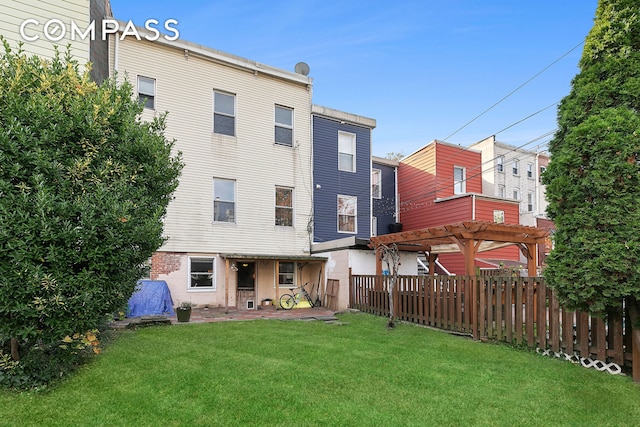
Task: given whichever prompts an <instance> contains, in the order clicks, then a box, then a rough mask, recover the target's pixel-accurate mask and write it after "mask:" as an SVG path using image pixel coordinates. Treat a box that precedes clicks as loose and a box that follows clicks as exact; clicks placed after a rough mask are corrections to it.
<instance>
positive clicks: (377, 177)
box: [371, 169, 382, 199]
mask: <svg viewBox="0 0 640 427" xmlns="http://www.w3.org/2000/svg"><path fill="white" fill-rule="evenodd" d="M371 197H373V198H374V199H381V198H382V171H381V170H380V169H372V170H371Z"/></svg>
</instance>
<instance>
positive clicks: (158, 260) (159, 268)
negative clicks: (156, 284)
mask: <svg viewBox="0 0 640 427" xmlns="http://www.w3.org/2000/svg"><path fill="white" fill-rule="evenodd" d="M182 258H183V255H182V254H179V253H175V252H154V253H153V255H152V256H151V280H158V279H159V278H160V276H161V275H167V274H169V273H173V272H174V271H178V270H179V269H180V265H181V264H182V262H181V260H182Z"/></svg>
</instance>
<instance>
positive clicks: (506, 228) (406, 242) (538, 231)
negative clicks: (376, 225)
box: [369, 221, 549, 276]
mask: <svg viewBox="0 0 640 427" xmlns="http://www.w3.org/2000/svg"><path fill="white" fill-rule="evenodd" d="M547 236H549V230H545V229H542V228H537V227H530V226H526V225H511V224H497V223H492V222H482V221H466V222H460V223H456V224H449V225H442V226H438V227H429V228H422V229H419V230H411V231H403V232H400V233H392V234H385V235H382V236H374V237H371V241H370V243H369V247H370V248H372V249H375V250H376V251H377V250H378V249H379V248H380V246H382V245H385V246H387V247H388V246H391V245H393V244H395V245H396V247H397V248H398V250H399V251H410V252H425V253H426V254H428V259H429V271H430V272H432V271H434V267H435V260H436V257H437V255H438V254H442V253H454V252H460V253H462V254H463V255H464V260H465V271H466V275H467V276H475V275H476V273H475V258H476V255H477V254H478V253H481V252H486V251H489V250H492V249H497V248H502V247H505V246H510V245H517V246H518V248H519V249H520V251H521V252H522V254H523V255H524V256H525V257H526V259H527V268H528V270H529V275H530V276H534V275H535V271H536V269H537V245H538V244H540V243H544V241H545V239H546V237H547ZM532 272H534V273H533V274H532ZM381 273H382V260H381V259H380V258H379V257H376V274H381Z"/></svg>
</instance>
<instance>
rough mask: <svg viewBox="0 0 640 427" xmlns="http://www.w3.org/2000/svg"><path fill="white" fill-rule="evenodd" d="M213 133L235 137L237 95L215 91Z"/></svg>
mask: <svg viewBox="0 0 640 427" xmlns="http://www.w3.org/2000/svg"><path fill="white" fill-rule="evenodd" d="M213 133H219V134H222V135H229V136H235V134H236V97H235V95H230V94H227V93H222V92H215V91H214V92H213Z"/></svg>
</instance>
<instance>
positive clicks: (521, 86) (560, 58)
mask: <svg viewBox="0 0 640 427" xmlns="http://www.w3.org/2000/svg"><path fill="white" fill-rule="evenodd" d="M583 43H584V41H581V42H580V43H578V44H577V45H575V46H574V47H572V48H571V49H570V50H568V51H567V52H565V53H564V54H563V55H562V56H560V57H559V58H558V59H556V60H555V61H553V62H552V63H551V64H549V65H547V66H546V67H544V68H543V69H542V70H540V71H538V72H537V73H536V74H535V75H534V76H533V77H531V78H530V79H529V80H527V81H526V82H524V83H522V84H521V85H520V86H518V87H517V88H515V89H514V90H512V91H511V92H509V93H508V94H507V95H505V96H503V97H502V98H501V99H500V100H499V101H498V102H496V103H495V104H493V105H492V106H490V107H489V108H487V109H486V110H484V111H483V112H481V113H480V114H478V115H477V116H475V117H474V118H473V119H471V120H469V121H468V122H467V123H465V124H464V125H462V127H460V128H458V129H456V130H455V131H454V132H453V133H452V134H451V135H449V136H447V137H446V138H445V139H444V141H446V140H447V139H449V138H451V137H452V136H453V135H455V134H457V133H458V132H460V131H461V130H462V129H464V128H466V127H467V126H469V125H470V124H471V123H473V122H475V121H476V120H477V119H479V118H480V117H482V116H483V115H485V114H486V113H488V112H489V111H490V110H492V109H493V108H495V107H496V106H498V105H499V104H501V103H502V102H503V101H504V100H505V99H507V98H509V97H510V96H511V95H513V94H514V93H516V92H517V91H519V90H520V89H522V88H523V87H525V86H526V85H527V84H529V83H530V82H531V81H532V80H534V79H535V78H537V77H538V76H539V75H541V74H542V73H544V72H545V71H547V70H548V69H549V68H551V67H552V66H554V65H555V64H557V63H558V62H560V60H562V59H563V58H564V57H565V56H567V55H569V54H570V53H571V52H573V51H574V50H576V49H577V48H578V47H580V46H581V45H582V44H583Z"/></svg>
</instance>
